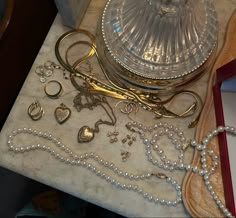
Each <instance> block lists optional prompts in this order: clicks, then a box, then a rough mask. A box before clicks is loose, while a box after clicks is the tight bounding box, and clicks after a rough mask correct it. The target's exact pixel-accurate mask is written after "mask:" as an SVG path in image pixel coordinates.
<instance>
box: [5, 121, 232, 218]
mask: <svg viewBox="0 0 236 218" xmlns="http://www.w3.org/2000/svg"><path fill="white" fill-rule="evenodd" d="M126 127H127V128H128V130H130V131H132V132H136V133H137V134H139V136H140V138H141V139H142V141H143V143H144V144H145V148H146V156H147V159H148V161H150V162H151V163H152V164H153V165H155V166H158V167H159V168H162V169H164V170H167V171H170V172H172V171H174V170H185V171H189V170H192V172H194V173H198V174H199V175H200V176H202V178H203V180H204V183H205V185H206V187H207V189H208V191H209V192H210V194H211V196H212V197H213V199H214V200H215V202H216V204H217V205H218V207H219V209H220V210H221V211H222V212H223V213H224V214H225V216H226V217H232V214H231V213H230V212H229V210H228V209H227V208H226V207H225V206H224V205H223V203H222V202H221V200H220V199H219V196H218V195H217V194H216V193H215V191H214V190H213V186H212V184H211V181H210V175H212V174H213V173H214V172H215V170H216V167H217V166H218V165H219V163H218V159H219V158H218V156H217V155H216V154H215V153H214V151H213V150H207V145H208V144H209V142H210V140H211V139H212V138H213V137H214V136H216V135H218V134H219V133H221V132H223V131H226V132H228V133H230V134H233V135H236V129H235V128H234V127H230V126H225V127H221V126H220V127H218V128H217V129H216V130H213V131H211V132H210V133H209V134H208V135H207V136H206V137H205V138H204V139H203V140H202V144H199V143H197V142H196V141H195V140H192V141H191V143H190V144H191V146H192V147H194V148H195V149H196V150H197V151H199V152H200V155H201V167H202V169H199V168H198V167H197V166H191V165H189V164H185V163H184V150H185V148H186V146H187V141H186V138H185V137H184V133H183V132H182V131H180V130H179V129H178V128H176V127H174V126H172V125H168V124H167V123H165V124H163V123H161V122H160V123H158V124H155V125H154V126H151V127H145V126H143V125H142V124H139V123H137V122H129V123H128V124H127V125H126ZM157 130H158V131H157ZM155 131H156V132H155ZM152 132H155V133H154V134H153V135H152V137H151V140H149V139H148V138H147V137H146V135H145V133H152ZM19 134H30V135H33V136H36V137H39V138H44V139H47V140H49V141H51V142H53V143H54V144H55V145H56V147H58V148H59V149H60V150H61V151H63V152H64V155H62V154H60V153H58V152H56V151H55V150H54V149H53V148H52V147H50V146H47V145H42V144H36V145H34V144H32V145H28V146H19V145H14V143H13V139H14V138H15V137H16V136H17V135H19ZM162 136H167V137H168V138H169V139H170V140H171V142H172V144H173V145H174V146H175V148H176V150H177V151H178V153H179V154H178V160H176V161H173V162H172V161H171V160H170V159H168V158H167V157H166V155H165V154H164V151H163V150H162V149H161V148H160V145H159V144H158V143H157V142H158V139H159V138H160V137H162ZM7 144H8V146H9V150H10V151H13V152H15V153H23V152H29V151H33V150H36V149H38V150H44V151H47V152H48V153H50V154H51V155H52V156H53V157H54V158H56V159H57V160H59V161H61V162H64V163H65V164H68V165H72V166H81V167H84V168H86V169H88V170H90V171H91V172H93V173H95V174H96V175H97V176H99V177H101V178H102V179H104V180H106V181H107V182H109V183H111V184H112V185H114V186H116V187H117V188H120V189H123V190H132V191H135V192H137V193H139V194H140V195H142V196H143V197H144V198H145V199H148V200H149V201H150V202H154V203H156V204H158V203H160V204H161V205H167V206H176V205H177V204H178V203H180V202H181V201H182V191H181V186H180V185H179V184H178V183H177V182H176V181H175V180H173V179H172V178H170V177H168V176H166V175H165V174H163V173H152V172H149V173H145V174H141V175H138V174H137V175H136V174H132V173H130V172H124V171H122V170H120V169H119V168H117V167H116V166H115V165H114V164H113V163H111V162H107V161H105V160H103V159H102V158H101V157H100V156H98V155H96V154H95V153H92V152H91V153H85V154H82V155H78V154H76V153H74V152H73V151H72V150H70V149H69V148H68V147H67V146H66V145H64V144H63V143H62V142H61V141H60V140H59V139H58V138H55V137H54V136H52V135H51V134H48V133H46V132H41V131H36V130H32V129H30V128H22V129H17V130H14V131H13V132H12V134H11V135H9V137H8V141H7ZM152 150H153V151H154V152H156V154H157V155H158V156H159V157H160V160H159V161H158V160H157V159H155V158H154V157H153V155H152ZM65 155H66V156H65ZM207 157H209V158H210V159H211V163H212V166H208V164H207ZM88 159H92V160H94V161H96V162H97V163H98V164H99V165H101V166H103V167H105V168H108V169H110V170H111V171H113V173H114V174H116V175H118V177H123V178H126V179H129V180H135V181H139V180H145V179H150V178H151V177H153V176H154V177H157V178H159V179H165V181H166V182H167V183H169V184H170V185H171V186H172V187H173V188H174V189H175V191H176V193H177V194H176V199H175V200H172V201H171V200H165V199H159V198H158V197H154V196H152V195H151V194H150V193H147V192H145V191H144V190H143V189H142V188H141V187H139V186H137V185H132V184H125V183H121V182H119V181H118V180H116V179H114V178H112V177H111V176H109V175H107V174H105V173H103V172H102V171H101V170H100V169H98V168H97V167H95V166H93V165H92V164H91V163H89V162H87V160H88Z"/></svg>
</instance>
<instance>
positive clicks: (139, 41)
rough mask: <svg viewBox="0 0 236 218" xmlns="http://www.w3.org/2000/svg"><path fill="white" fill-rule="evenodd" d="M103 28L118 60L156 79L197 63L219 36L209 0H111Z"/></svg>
mask: <svg viewBox="0 0 236 218" xmlns="http://www.w3.org/2000/svg"><path fill="white" fill-rule="evenodd" d="M101 30H102V37H103V40H104V42H105V46H106V48H107V49H108V51H109V54H110V55H111V57H112V58H113V59H114V61H115V62H116V63H117V64H119V65H121V66H122V67H123V68H124V69H125V70H127V71H129V72H130V73H131V74H135V75H137V76H141V77H145V78H148V79H158V80H163V79H175V78H179V77H182V76H185V75H187V74H190V73H191V72H193V71H195V70H196V69H198V68H199V67H200V66H201V65H203V64H204V63H205V62H206V60H207V59H208V58H209V57H210V55H211V53H212V52H213V50H214V48H215V46H216V42H217V36H218V26H217V15H216V12H215V9H214V5H213V3H212V1H211V0H108V2H107V4H106V6H105V9H104V11H103V15H102V22H101Z"/></svg>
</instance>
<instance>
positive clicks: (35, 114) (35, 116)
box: [28, 100, 44, 120]
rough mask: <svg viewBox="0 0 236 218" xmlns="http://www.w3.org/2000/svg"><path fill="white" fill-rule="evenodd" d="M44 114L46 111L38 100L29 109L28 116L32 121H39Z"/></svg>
mask: <svg viewBox="0 0 236 218" xmlns="http://www.w3.org/2000/svg"><path fill="white" fill-rule="evenodd" d="M43 114H44V110H43V108H42V107H41V105H40V103H39V101H37V100H36V101H35V102H33V103H32V104H31V105H30V106H29V107H28V115H29V116H30V118H31V119H32V120H39V119H40V118H41V117H42V116H43Z"/></svg>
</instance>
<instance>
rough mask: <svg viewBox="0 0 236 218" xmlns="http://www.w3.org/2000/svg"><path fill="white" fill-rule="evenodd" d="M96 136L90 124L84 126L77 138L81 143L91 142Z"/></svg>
mask: <svg viewBox="0 0 236 218" xmlns="http://www.w3.org/2000/svg"><path fill="white" fill-rule="evenodd" d="M93 138H94V131H93V129H92V128H90V127H88V126H82V127H81V128H80V130H79V132H78V137H77V140H78V142H79V143H84V142H90V141H92V140H93Z"/></svg>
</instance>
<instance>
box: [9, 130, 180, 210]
mask: <svg viewBox="0 0 236 218" xmlns="http://www.w3.org/2000/svg"><path fill="white" fill-rule="evenodd" d="M20 134H29V135H32V136H34V137H38V138H44V139H46V140H49V141H51V142H52V143H53V144H55V146H56V147H57V148H58V149H60V150H61V151H63V154H60V153H59V152H57V151H56V150H54V149H53V148H52V147H51V146H48V145H44V144H32V145H27V146H22V145H15V144H14V143H13V141H14V138H15V137H16V136H17V135H20ZM7 144H8V146H9V150H10V151H13V152H15V153H24V152H30V151H34V150H43V151H46V152H48V153H49V154H51V155H52V156H53V157H54V158H56V159H57V160H59V161H61V162H63V163H65V164H68V165H72V166H79V167H84V168H86V169H88V170H90V171H91V172H93V173H95V174H96V175H97V176H99V177H100V178H102V179H104V180H106V181H107V182H109V183H111V184H112V185H114V186H116V187H117V188H120V189H123V190H132V191H134V192H137V193H138V194H140V195H142V196H143V197H144V198H145V199H147V200H148V201H150V202H154V203H156V204H159V203H160V204H161V205H167V206H176V205H177V204H178V203H180V202H181V201H182V192H181V186H180V185H179V184H178V183H177V181H175V180H174V179H172V178H170V177H168V176H166V175H165V174H163V173H152V172H150V173H145V174H141V175H139V174H137V175H136V174H133V173H130V172H125V171H122V170H121V169H119V168H117V167H116V166H115V165H114V164H113V163H111V162H108V161H105V160H103V159H102V158H101V157H100V156H99V155H96V154H95V153H93V152H91V153H84V154H81V155H78V154H76V153H74V152H73V151H72V150H70V149H69V148H68V147H67V146H66V145H65V144H63V143H62V142H61V141H60V139H58V138H56V137H54V136H53V135H51V134H48V133H46V132H41V131H36V130H33V129H30V128H22V129H17V130H14V131H13V132H12V134H11V135H9V136H8V141H7ZM88 159H92V160H94V161H95V162H97V163H98V164H99V165H101V166H102V167H105V168H108V169H109V170H111V171H113V173H114V174H116V175H117V176H118V177H123V178H125V179H129V180H130V181H131V180H135V181H139V180H145V179H150V178H151V177H156V178H158V179H163V180H165V181H166V182H167V183H168V184H170V186H172V187H173V189H174V190H175V191H176V199H174V200H166V199H161V198H159V197H157V196H153V195H151V194H150V193H147V192H145V190H143V189H142V188H141V187H139V186H137V185H132V184H126V183H121V182H119V181H118V180H116V179H114V178H113V177H111V176H109V175H107V174H105V173H104V172H102V170H100V169H99V168H97V167H95V166H94V165H92V164H91V163H89V162H88V161H87V160H88Z"/></svg>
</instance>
